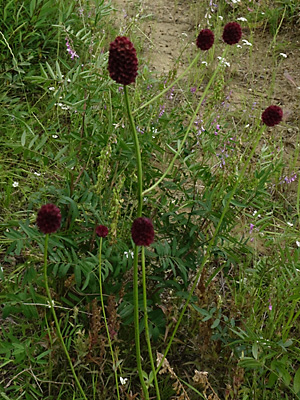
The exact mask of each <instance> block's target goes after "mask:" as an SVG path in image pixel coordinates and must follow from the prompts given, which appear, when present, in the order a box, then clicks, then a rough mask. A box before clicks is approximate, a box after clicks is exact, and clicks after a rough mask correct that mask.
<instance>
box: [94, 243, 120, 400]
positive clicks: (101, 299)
mask: <svg viewBox="0 0 300 400" xmlns="http://www.w3.org/2000/svg"><path fill="white" fill-rule="evenodd" d="M101 253H102V237H100V245H99V290H100V301H101V307H102V314H103V319H104V324H105V329H106V335H107V339H108V345H109V349H110V354H111V358H112V362H113V370H114V375H115V381H116V389H117V396H118V400H120V393H119V384H118V373H117V365H116V361H115V357H114V352H113V348H112V344H111V339H110V334H109V329H108V324H107V319H106V313H105V308H104V301H103V291H102V272H101Z"/></svg>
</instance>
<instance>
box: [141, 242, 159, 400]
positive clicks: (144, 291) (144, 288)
mask: <svg viewBox="0 0 300 400" xmlns="http://www.w3.org/2000/svg"><path fill="white" fill-rule="evenodd" d="M142 279H143V305H144V321H145V337H146V342H147V346H148V353H149V358H150V364H151V369H152V373H153V378H154V385H155V390H156V398H157V400H160V393H159V387H158V382H157V376H156V371H155V365H154V361H153V355H152V348H151V342H150V335H149V326H148V311H147V288H146V267H145V247H144V246H142Z"/></svg>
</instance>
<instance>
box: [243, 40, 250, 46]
mask: <svg viewBox="0 0 300 400" xmlns="http://www.w3.org/2000/svg"><path fill="white" fill-rule="evenodd" d="M242 42H244V44H245V45H246V46H252V43H250V42H248V40H246V39H242Z"/></svg>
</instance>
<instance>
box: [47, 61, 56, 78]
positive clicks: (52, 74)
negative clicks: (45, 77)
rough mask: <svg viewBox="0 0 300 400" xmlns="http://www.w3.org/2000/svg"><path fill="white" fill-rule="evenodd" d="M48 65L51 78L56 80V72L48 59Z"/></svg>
mask: <svg viewBox="0 0 300 400" xmlns="http://www.w3.org/2000/svg"><path fill="white" fill-rule="evenodd" d="M46 67H47V70H48V72H49V74H50V76H51V78H52V79H54V80H56V76H55V73H54V71H53V69H52V68H51V66H50V65H49V64H48V63H47V61H46Z"/></svg>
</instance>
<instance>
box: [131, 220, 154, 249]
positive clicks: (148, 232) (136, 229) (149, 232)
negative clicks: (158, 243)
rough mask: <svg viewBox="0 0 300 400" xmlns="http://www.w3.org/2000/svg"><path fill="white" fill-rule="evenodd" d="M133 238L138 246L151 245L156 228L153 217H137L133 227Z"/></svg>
mask: <svg viewBox="0 0 300 400" xmlns="http://www.w3.org/2000/svg"><path fill="white" fill-rule="evenodd" d="M131 236H132V240H133V241H134V243H135V244H136V245H137V246H149V245H150V244H151V243H153V241H154V228H153V224H152V221H151V219H149V218H145V217H139V218H136V219H135V220H134V221H133V224H132V227H131Z"/></svg>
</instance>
